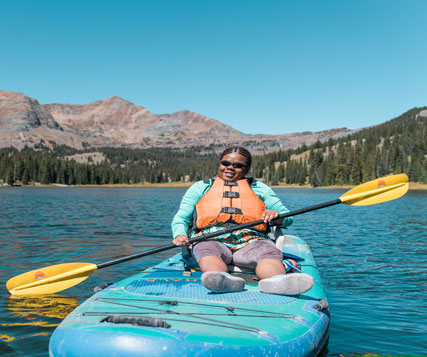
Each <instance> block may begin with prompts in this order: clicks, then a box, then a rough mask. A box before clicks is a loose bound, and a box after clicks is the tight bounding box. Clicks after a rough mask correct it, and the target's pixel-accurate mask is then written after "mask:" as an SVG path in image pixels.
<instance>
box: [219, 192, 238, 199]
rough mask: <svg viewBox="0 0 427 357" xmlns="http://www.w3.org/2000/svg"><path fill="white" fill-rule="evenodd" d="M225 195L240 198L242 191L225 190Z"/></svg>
mask: <svg viewBox="0 0 427 357" xmlns="http://www.w3.org/2000/svg"><path fill="white" fill-rule="evenodd" d="M223 197H227V198H239V197H240V193H239V192H232V191H225V192H224V194H223Z"/></svg>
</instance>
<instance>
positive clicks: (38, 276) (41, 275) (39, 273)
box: [34, 270, 45, 279]
mask: <svg viewBox="0 0 427 357" xmlns="http://www.w3.org/2000/svg"><path fill="white" fill-rule="evenodd" d="M44 277H45V275H44V273H43V272H42V271H41V270H37V271H36V272H35V273H34V279H42V278H44Z"/></svg>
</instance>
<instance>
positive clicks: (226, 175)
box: [218, 152, 247, 181]
mask: <svg viewBox="0 0 427 357" xmlns="http://www.w3.org/2000/svg"><path fill="white" fill-rule="evenodd" d="M221 161H228V162H230V165H228V166H224V165H223V164H221V163H220V164H219V167H218V176H219V177H220V178H222V179H223V180H224V181H237V180H240V179H242V178H243V177H245V175H246V172H247V169H246V164H247V163H246V158H245V157H244V156H242V155H240V154H238V153H236V152H232V153H230V154H227V155H224V156H223V157H222V158H221ZM236 163H239V164H243V165H245V166H244V167H241V168H235V167H233V165H231V164H236Z"/></svg>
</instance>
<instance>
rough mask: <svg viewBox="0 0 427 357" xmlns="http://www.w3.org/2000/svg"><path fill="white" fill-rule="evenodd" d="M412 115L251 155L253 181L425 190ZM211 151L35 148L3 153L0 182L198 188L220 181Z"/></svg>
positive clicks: (420, 129) (422, 130)
mask: <svg viewBox="0 0 427 357" xmlns="http://www.w3.org/2000/svg"><path fill="white" fill-rule="evenodd" d="M425 109H426V108H414V109H412V110H410V111H408V112H406V113H404V114H403V115H401V116H400V117H398V118H396V119H393V120H390V121H388V122H386V123H383V124H381V125H378V126H374V127H370V128H367V129H363V130H360V131H358V132H357V133H355V134H352V135H350V136H347V137H344V138H340V139H329V140H328V141H327V142H323V143H321V142H317V143H315V144H313V145H311V146H305V145H304V146H301V147H299V148H297V149H289V150H280V151H276V152H272V153H266V154H262V155H254V157H253V163H252V168H251V172H250V175H251V176H254V177H256V178H259V179H261V180H262V181H264V182H266V183H268V184H270V185H278V184H299V185H305V184H310V185H311V186H313V187H317V186H329V185H352V184H355V185H357V184H360V183H362V182H365V181H369V180H372V179H374V178H377V177H381V176H386V175H389V174H396V173H406V174H408V176H409V179H410V181H411V182H421V183H427V162H426V157H427V152H426V149H427V148H426V121H427V117H425V116H420V115H419V112H420V111H421V110H425ZM90 152H99V153H102V155H103V157H104V160H103V161H102V162H99V163H96V162H94V161H93V160H92V161H91V158H90V157H89V161H88V162H87V163H78V162H77V161H76V160H73V159H72V158H70V157H72V156H73V155H75V154H82V153H90ZM217 165H218V153H215V152H214V150H213V147H210V148H203V147H192V148H187V149H168V148H150V149H128V148H107V147H105V148H96V149H95V148H86V149H85V150H76V149H73V148H70V147H66V146H58V145H56V144H55V143H54V142H49V143H45V142H43V141H42V142H41V143H40V144H38V145H36V146H35V147H34V148H28V147H25V148H24V149H22V150H20V151H19V150H17V149H15V148H6V149H2V150H0V180H1V181H2V182H4V183H8V184H9V185H16V184H23V185H28V184H34V183H36V182H38V183H42V184H52V183H57V184H66V185H85V184H95V185H101V184H138V183H146V182H149V183H166V182H182V181H188V182H193V181H197V180H200V179H204V178H208V177H212V176H214V175H215V174H216V170H217Z"/></svg>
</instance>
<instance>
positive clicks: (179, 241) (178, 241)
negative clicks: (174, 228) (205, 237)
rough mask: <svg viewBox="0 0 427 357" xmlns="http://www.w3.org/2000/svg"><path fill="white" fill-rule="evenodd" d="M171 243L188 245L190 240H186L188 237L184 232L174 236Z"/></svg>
mask: <svg viewBox="0 0 427 357" xmlns="http://www.w3.org/2000/svg"><path fill="white" fill-rule="evenodd" d="M172 243H173V244H175V245H177V246H184V245H188V244H189V243H190V242H189V240H188V237H187V236H186V235H185V234H180V235H179V236H176V237H175V239H174V240H173V241H172Z"/></svg>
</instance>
